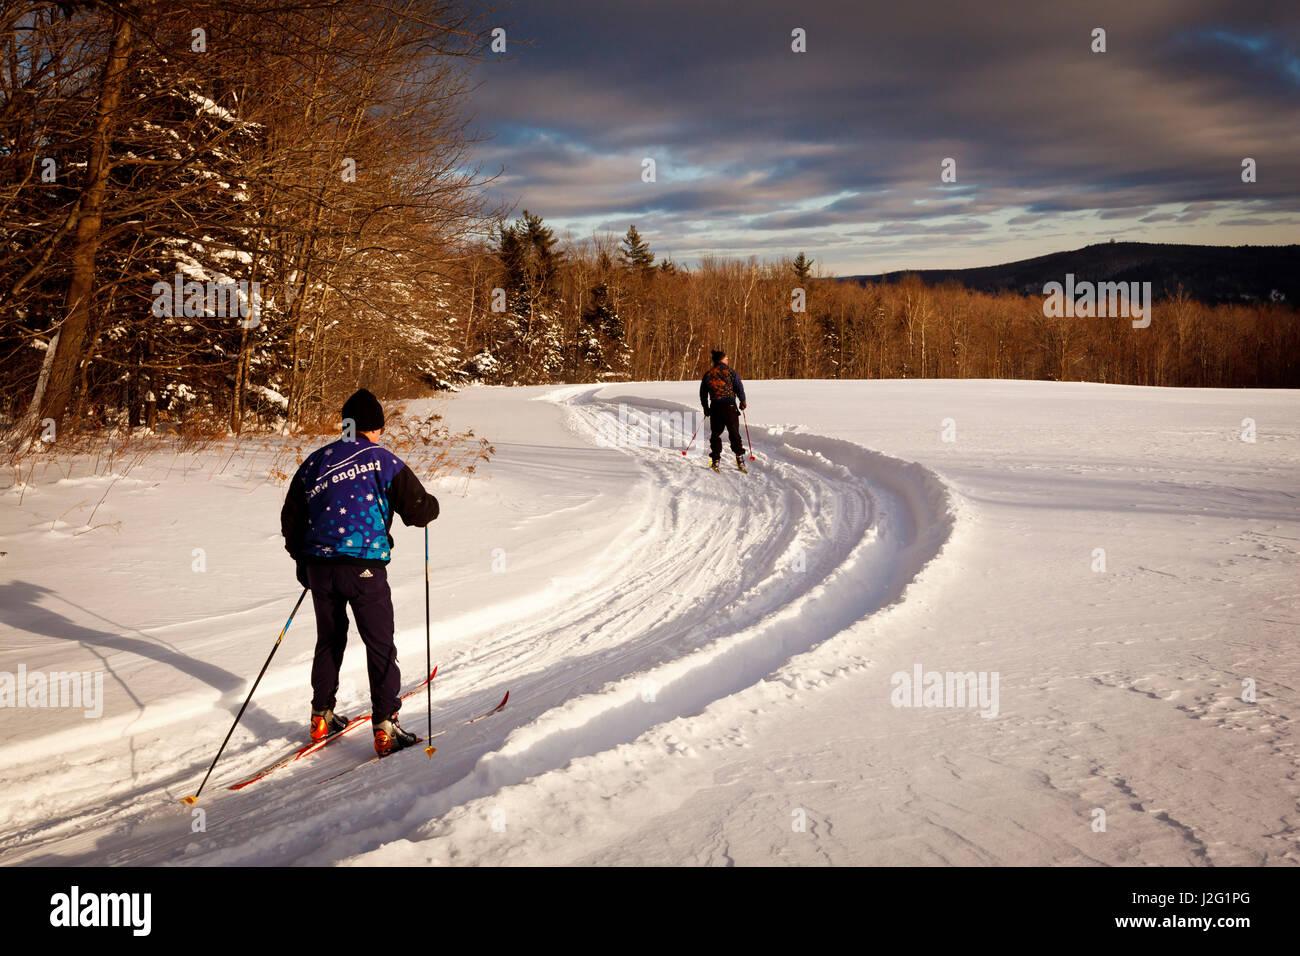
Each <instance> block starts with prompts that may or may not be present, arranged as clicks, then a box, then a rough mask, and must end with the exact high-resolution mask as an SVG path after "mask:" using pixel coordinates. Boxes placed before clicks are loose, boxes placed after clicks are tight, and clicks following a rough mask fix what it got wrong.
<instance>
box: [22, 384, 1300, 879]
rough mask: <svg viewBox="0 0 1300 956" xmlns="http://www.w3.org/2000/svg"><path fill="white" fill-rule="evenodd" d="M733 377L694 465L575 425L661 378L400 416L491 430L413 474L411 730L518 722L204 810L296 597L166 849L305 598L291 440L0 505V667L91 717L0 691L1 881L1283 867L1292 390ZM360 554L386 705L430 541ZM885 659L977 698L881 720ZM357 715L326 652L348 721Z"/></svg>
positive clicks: (58, 487)
mask: <svg viewBox="0 0 1300 956" xmlns="http://www.w3.org/2000/svg"><path fill="white" fill-rule="evenodd" d="M746 385H747V392H748V394H749V398H750V400H751V402H752V405H751V407H750V409H749V428H750V431H751V433H752V435H753V439H754V447H755V453H756V456H757V459H758V460H757V461H755V462H752V463H750V470H751V473H750V474H749V475H740V474H737V473H735V472H734V471H730V470H728V469H726V468H724V472H723V474H721V475H715V474H712V473H711V472H709V471H708V470H707V469H706V468H704V467H703V466H702V458H701V457H700V456H701V454H702V450H703V448H704V447H705V441H706V439H707V435H702V436H701V437H700V438H697V439H696V444H695V446H694V448H693V449H692V451H691V453H690V456H689V458H687V459H684V458H683V457H682V456H681V454H680V449H679V447H666V448H655V447H645V446H644V444H643V443H639V442H638V443H629V444H626V445H622V446H619V447H609V446H608V443H606V442H603V441H601V440H598V436H600V435H602V434H607V433H608V427H609V423H610V418H609V417H608V416H613V419H614V420H617V419H618V416H619V406H620V404H621V405H623V406H624V408H625V414H624V420H627V419H628V418H629V417H630V418H631V420H632V421H634V422H635V421H636V420H637V419H638V416H644V415H648V414H649V413H652V412H656V411H674V410H675V411H685V412H694V411H695V406H694V401H693V399H694V392H695V386H694V384H693V383H627V382H622V383H615V384H609V385H603V386H595V385H592V386H585V385H584V386H565V387H537V388H511V389H507V388H493V387H479V388H473V389H467V390H466V391H465V392H463V393H461V394H460V395H458V396H456V397H455V398H452V399H439V400H436V401H430V402H417V403H412V404H411V406H410V407H409V408H408V410H407V414H408V415H411V414H419V413H421V412H427V411H433V410H437V411H439V412H441V413H442V414H443V415H444V416H445V421H446V423H447V424H448V425H450V426H451V427H452V428H453V429H463V428H473V429H474V431H475V434H476V435H481V436H485V437H487V438H488V439H489V440H490V441H491V442H492V443H493V445H494V446H495V448H496V450H497V455H496V456H495V457H494V458H493V460H492V461H491V462H490V463H489V464H486V465H480V466H479V469H478V471H477V473H476V474H475V476H474V477H472V478H468V479H467V478H465V477H463V476H462V477H447V478H443V479H439V480H437V481H435V482H431V484H432V486H433V488H434V489H435V491H436V493H437V494H438V495H439V498H440V500H441V501H442V504H443V514H442V516H441V517H440V518H439V519H438V521H437V522H435V523H434V524H433V525H432V526H431V528H430V546H431V559H430V560H431V569H430V577H431V580H432V607H433V627H432V631H433V642H434V652H433V657H434V662H435V663H437V664H438V665H439V672H438V676H437V678H436V679H435V681H434V684H433V694H434V705H433V706H434V724H435V728H437V727H441V726H448V725H450V724H451V723H452V722H453V721H455V720H457V719H461V718H464V717H467V716H470V715H472V714H473V713H476V712H478V711H481V710H483V709H485V707H487V706H490V705H491V704H492V703H495V701H496V700H497V699H499V698H500V696H501V694H502V693H504V692H505V690H507V689H509V690H510V692H511V693H510V704H509V706H508V707H507V708H506V710H504V711H503V712H502V713H500V714H498V715H495V716H493V717H492V718H490V719H488V720H485V721H482V722H480V723H476V724H474V725H473V726H472V727H469V728H466V729H464V730H461V731H456V732H453V733H451V734H448V735H447V736H446V737H444V738H442V739H441V740H440V741H439V745H440V749H439V751H438V752H437V753H436V754H435V755H434V757H433V759H432V760H429V759H428V758H426V757H425V756H424V755H423V754H422V753H420V752H418V751H417V752H414V753H410V754H403V755H401V756H399V757H395V758H393V759H391V760H386V761H383V762H382V763H378V764H372V765H370V766H368V767H366V768H365V769H363V770H359V771H357V772H356V773H355V774H347V775H345V776H343V777H341V778H339V779H337V780H332V781H330V782H329V783H327V784H324V785H322V786H319V787H316V786H314V784H315V783H316V782H317V781H320V780H323V779H324V778H326V777H328V776H330V775H331V774H335V773H338V772H340V771H342V770H344V769H346V768H347V767H349V766H351V765H353V764H356V763H359V762H360V761H362V760H364V759H366V758H367V757H368V756H369V754H370V748H369V740H368V735H366V734H357V735H356V736H355V737H349V738H344V739H343V740H341V741H339V742H337V743H335V744H332V745H331V746H330V747H329V748H328V749H327V750H325V751H323V752H321V753H319V754H316V755H314V756H312V757H310V758H309V759H307V760H304V761H302V762H300V763H299V764H295V765H294V766H293V767H291V768H287V769H285V770H283V771H280V772H279V773H277V774H276V775H275V776H273V777H270V778H268V779H266V780H264V781H261V782H259V783H258V784H256V785H254V786H253V787H250V788H248V789H247V790H243V791H239V792H230V791H228V790H226V789H225V787H226V786H228V785H229V784H230V783H233V782H235V781H237V780H239V779H241V778H242V777H244V776H248V775H250V774H251V773H252V772H253V771H255V770H257V769H259V768H260V767H262V766H264V765H266V764H267V763H269V762H271V761H272V760H273V759H274V758H276V757H278V756H280V755H282V754H283V753H285V752H286V751H287V750H289V749H290V748H291V747H292V746H294V745H295V744H296V743H297V742H298V741H300V740H301V739H302V736H303V734H304V732H305V727H306V717H307V713H308V708H309V699H310V688H309V686H308V671H309V667H310V658H311V651H312V645H313V617H312V613H311V611H310V607H309V605H306V606H304V608H303V610H302V611H300V612H299V615H298V617H297V619H296V620H295V621H294V623H293V625H292V627H291V628H290V630H289V632H288V634H287V636H286V637H285V640H284V643H283V646H282V647H281V648H280V650H279V651H278V654H277V656H276V658H275V659H274V662H273V663H272V665H271V667H270V668H269V670H268V672H267V675H266V677H265V678H264V679H263V681H262V684H261V686H260V687H259V688H258V691H257V695H256V697H255V699H254V703H253V704H252V706H250V707H249V710H248V712H247V713H246V714H245V717H244V721H243V723H242V724H241V727H240V729H239V730H237V731H236V733H235V735H234V737H233V738H232V740H231V743H230V746H229V748H228V749H227V752H226V755H225V756H224V757H223V758H222V761H221V763H220V764H219V765H218V767H217V770H216V772H215V773H214V775H213V780H212V782H211V783H209V785H208V788H207V789H206V790H205V791H204V793H203V795H202V797H201V798H200V801H199V807H200V808H202V809H203V810H204V811H205V813H206V829H202V830H200V831H198V832H196V831H195V826H196V825H197V824H196V822H195V821H196V818H195V816H194V815H193V813H192V811H191V809H190V808H189V807H187V806H185V805H184V804H182V803H180V802H179V799H180V797H181V796H183V795H185V794H187V793H192V792H193V790H194V788H195V787H196V786H197V785H198V781H199V780H200V779H201V778H202V775H203V772H204V771H205V770H206V768H207V765H208V763H209V762H210V761H211V759H212V756H213V754H214V753H215V752H216V748H217V746H218V745H219V744H220V742H221V740H222V738H223V737H224V736H225V734H226V731H227V730H228V729H229V725H230V721H231V720H232V719H233V716H234V713H235V712H236V711H237V710H238V707H239V705H240V703H241V702H242V701H243V699H244V696H245V695H246V694H247V691H248V688H249V686H250V685H251V680H252V677H253V676H254V675H256V673H257V671H258V669H259V668H260V667H261V665H262V663H263V661H264V660H265V657H266V654H267V653H268V652H269V651H270V649H271V645H272V643H273V641H274V640H275V636H276V634H277V632H278V630H279V628H280V627H281V626H282V625H283V623H284V618H285V617H286V616H287V615H288V612H289V610H290V608H291V607H292V604H293V601H294V600H295V598H296V591H295V584H294V581H293V572H292V565H291V564H290V562H289V560H288V557H287V556H286V555H285V554H284V552H283V549H282V546H281V544H280V538H279V534H278V512H279V507H280V503H281V499H282V496H283V492H284V486H283V483H282V482H281V481H279V480H277V479H275V478H273V477H271V473H272V472H273V471H284V472H289V473H291V472H292V470H293V468H294V467H295V466H296V464H297V462H298V461H299V460H300V459H301V457H302V456H303V455H305V454H306V453H307V451H309V450H310V449H311V447H314V445H311V444H309V443H305V442H304V441H303V440H302V439H294V438H283V437H274V438H269V439H266V438H259V439H258V440H257V441H256V442H247V443H245V444H242V445H238V446H236V445H233V444H232V445H225V446H219V447H216V448H212V449H208V450H206V451H199V452H184V453H182V452H178V451H176V450H175V448H174V446H171V445H168V444H166V443H159V444H158V445H157V448H156V450H154V451H152V452H151V453H149V454H147V455H143V456H124V457H119V458H118V459H117V460H114V461H108V462H104V461H101V462H99V463H98V469H97V470H96V460H95V459H94V458H85V459H75V460H72V461H70V462H69V461H66V460H61V462H60V463H59V464H58V465H57V466H56V465H51V466H49V467H46V468H44V469H42V468H41V467H38V468H37V469H36V471H35V473H34V474H33V476H32V477H31V478H30V479H27V478H26V476H24V480H25V484H16V485H14V486H12V487H8V488H2V489H0V500H2V501H3V502H4V507H3V508H0V537H3V543H0V550H3V551H6V552H7V556H5V557H3V558H0V573H3V583H2V584H0V590H3V593H4V600H3V601H2V602H0V607H3V612H2V614H0V673H3V672H8V673H16V672H17V670H18V668H19V666H20V665H21V666H24V667H25V668H26V669H27V670H28V671H29V672H30V671H40V672H44V673H51V672H54V671H64V672H71V671H77V672H96V673H102V675H103V687H104V699H103V701H102V708H103V714H102V716H100V717H95V718H87V717H86V716H85V715H84V713H83V709H76V708H72V707H64V708H46V709H43V710H40V711H36V710H33V709H26V708H23V709H19V708H12V709H11V708H9V707H5V708H0V783H2V784H3V796H0V862H3V863H6V864H12V863H18V862H25V863H35V862H40V863H56V862H57V863H110V864H157V863H182V864H207V865H211V864H238V863H253V864H294V863H298V864H322V863H343V864H360V865H404V864H419V865H428V864H435V865H437V864H465V863H481V864H538V863H545V864H555V863H585V864H617V863H637V864H682V863H701V864H727V863H736V864H742V865H743V864H773V863H776V864H791V863H799V864H810V863H836V864H942V863H949V864H1089V863H1105V864H1170V865H1181V864H1195V865H1201V864H1220V865H1221V864H1260V863H1283V862H1289V863H1296V862H1300V845H1298V844H1297V835H1296V834H1297V827H1296V824H1297V797H1298V796H1300V786H1297V784H1296V777H1297V775H1296V769H1297V767H1296V747H1295V740H1294V739H1293V738H1292V736H1291V727H1292V726H1293V724H1294V719H1295V717H1296V714H1297V707H1296V696H1295V690H1294V688H1295V687H1296V686H1297V681H1298V680H1300V673H1298V671H1300V664H1297V658H1296V655H1295V653H1294V633H1295V627H1296V622H1297V621H1300V589H1298V588H1297V587H1296V584H1295V582H1296V580H1297V575H1296V572H1297V564H1298V563H1300V562H1298V560H1297V554H1298V553H1300V497H1298V496H1300V443H1298V441H1297V439H1300V414H1298V413H1300V396H1297V395H1296V394H1294V393H1290V392H1284V391H1266V390H1239V391H1215V390H1171V389H1150V388H1132V387H1121V386H1104V385H1091V384H1058V383H1043V382H978V381H965V382H936V381H915V380H914V381H906V382H902V381H897V382H895V381H888V382H829V381H820V382H752V383H751V382H747V383H746ZM629 413H630V415H629ZM1245 419H1250V420H1252V421H1253V423H1254V428H1255V434H1254V437H1255V440H1254V441H1245V440H1242V436H1243V435H1244V434H1245V435H1249V432H1248V431H1247V426H1246V425H1244V424H1243V420H1245ZM693 424H694V422H693V420H692V421H691V425H692V426H693ZM679 437H680V436H679ZM685 438H689V431H688V432H687V433H686V435H685V436H684V437H681V441H683V442H684V440H685ZM945 438H949V439H952V440H945ZM408 461H410V462H411V464H412V466H413V467H414V468H415V469H416V471H417V472H421V473H422V474H423V473H425V472H426V471H427V469H424V468H422V466H421V465H422V463H421V459H420V457H419V456H418V455H412V456H408ZM725 464H726V459H724V465H725ZM20 497H21V498H22V502H21V504H19V498H20ZM92 510H94V512H95V513H94V515H93V519H92V517H91V512H92ZM393 533H394V537H395V538H396V541H397V543H396V548H395V552H394V561H393V563H392V565H391V566H390V569H389V577H390V581H391V582H392V585H393V591H394V602H395V605H396V608H397V621H398V647H399V654H400V659H401V663H402V667H403V673H404V677H405V682H406V683H407V684H408V685H409V684H410V683H414V681H415V680H417V679H418V676H419V674H420V672H421V671H422V670H423V667H424V620H423V606H424V593H423V569H422V567H421V566H420V565H421V558H422V554H423V540H422V532H421V531H420V529H414V528H406V527H405V526H404V525H402V524H401V522H400V521H398V522H395V525H394V530H393ZM196 549H201V551H197V550H196ZM1098 549H1104V570H1102V569H1101V565H1100V563H1099V562H1100V560H1101V559H1100V557H1099V555H1100V552H1099V551H1098ZM200 555H201V557H200ZM200 563H201V564H202V567H203V570H194V568H195V567H197V566H198V565H199V564H200ZM1094 569H1096V570H1094ZM918 667H919V668H920V670H921V673H922V674H927V673H930V672H936V673H938V674H940V675H945V674H948V673H962V674H966V673H969V674H984V675H989V676H991V677H995V680H996V683H993V682H990V683H989V685H988V686H989V687H996V688H997V701H996V707H995V708H984V709H983V711H981V709H980V708H979V707H976V706H910V707H903V706H896V704H897V703H899V695H898V694H897V693H896V687H897V686H898V685H899V683H900V676H899V675H904V676H906V677H910V676H911V675H912V674H914V673H915V672H916V669H917V668H918ZM1243 681H1245V682H1247V684H1243ZM1249 682H1253V686H1254V700H1253V702H1252V701H1250V700H1249V699H1243V690H1244V689H1246V687H1247V686H1248V685H1249ZM1249 696H1250V695H1248V694H1247V695H1246V697H1247V698H1249ZM367 697H368V695H367V692H366V686H365V671H364V655H363V654H362V653H361V650H360V646H359V642H358V641H357V640H356V639H355V638H354V639H353V641H352V642H351V644H350V649H349V652H348V656H347V658H346V660H345V665H344V673H343V685H342V688H341V690H340V696H339V702H340V707H339V709H340V711H341V712H343V713H345V714H348V715H349V716H350V715H352V714H353V713H360V712H364V708H365V706H366V704H365V701H366V700H367ZM929 702H930V703H934V701H933V700H930V701H929ZM949 703H951V701H949ZM424 709H425V708H424V705H423V700H419V701H413V702H411V703H409V704H408V705H407V708H406V710H405V719H404V723H405V724H406V725H407V726H409V727H411V728H412V729H415V730H417V731H419V732H422V731H423V728H424V726H425V716H424ZM304 798H307V799H306V801H305V800H304ZM1098 811H1104V813H1105V830H1104V832H1099V831H1098V830H1097V828H1096V821H1097V819H1098Z"/></svg>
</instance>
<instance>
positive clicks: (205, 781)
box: [181, 588, 307, 803]
mask: <svg viewBox="0 0 1300 956" xmlns="http://www.w3.org/2000/svg"><path fill="white" fill-rule="evenodd" d="M306 596H307V588H303V589H302V593H301V594H299V595H298V603H297V604H295V605H294V606H293V610H292V611H290V612H289V620H287V621H285V622H284V627H282V628H281V629H280V636H279V637H277V638H276V639H275V644H274V646H273V647H272V648H271V653H270V654H268V655H267V656H266V663H265V664H263V665H262V670H261V671H260V672H259V673H258V675H257V680H255V681H253V690H250V691H249V692H248V697H247V698H246V699H245V700H244V706H243V707H241V708H239V713H238V714H236V715H235V722H234V723H233V724H231V725H230V730H229V732H227V734H226V739H225V740H223V741H221V747H220V749H218V750H217V755H216V756H215V757H213V758H212V763H211V764H210V765H209V766H208V772H207V773H205V774H204V775H203V782H202V783H201V784H199V789H197V790H195V791H194V796H192V797H182V798H181V799H182V800H184V801H185V802H186V803H194V802H195V801H196V800H198V799H199V794H201V793H202V792H203V788H204V787H206V786H207V785H208V777H210V776H212V768H213V767H215V766H216V765H217V761H218V760H220V759H221V754H222V753H223V752H224V751H225V749H226V744H228V743H230V735H231V734H233V733H234V732H235V728H236V727H238V726H239V719H240V718H241V717H243V716H244V711H245V710H247V709H248V704H249V702H250V701H252V699H253V691H254V690H257V685H258V684H260V683H261V682H262V675H263V674H265V673H266V669H267V668H268V667H270V666H271V658H272V657H274V656H275V652H276V651H278V650H279V649H280V642H281V641H282V640H284V635H285V634H287V633H288V631H289V625H290V624H292V623H293V616H294V615H295V614H297V613H298V608H300V607H302V599H303V598H305V597H306Z"/></svg>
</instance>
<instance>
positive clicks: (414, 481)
mask: <svg viewBox="0 0 1300 956" xmlns="http://www.w3.org/2000/svg"><path fill="white" fill-rule="evenodd" d="M342 417H343V437H342V438H341V439H339V440H338V441H335V442H332V443H330V444H328V445H326V446H325V447H324V448H320V449H318V450H316V451H315V452H313V453H312V454H311V455H310V456H308V458H307V460H306V461H304V462H303V463H302V465H301V466H300V467H299V468H298V472H297V474H295V475H294V476H293V481H291V482H290V483H289V492H288V494H286V495H285V499H284V508H283V509H282V510H281V511H280V530H281V533H282V534H283V535H284V546H285V549H286V550H287V551H288V552H289V554H290V555H291V556H292V557H293V558H294V560H295V561H296V562H297V564H298V581H299V583H300V584H302V586H303V587H305V588H310V589H311V599H312V604H313V605H314V606H315V608H316V658H315V661H314V662H313V663H312V669H311V686H312V693H313V697H312V701H311V708H312V710H311V739H312V740H323V739H324V738H325V737H327V736H329V735H330V734H332V733H335V732H337V731H339V730H342V729H343V728H344V727H345V726H346V725H347V718H345V717H340V716H339V715H338V714H336V713H334V703H335V701H334V695H335V694H336V693H337V692H338V688H339V667H340V666H341V665H342V663H343V651H344V648H345V647H346V645H347V640H348V618H347V613H346V608H347V607H348V606H349V605H350V606H351V607H352V616H353V617H354V618H356V622H357V630H358V631H359V632H360V633H361V641H362V643H363V644H365V646H366V670H367V671H368V672H369V676H370V707H371V719H372V721H373V724H374V732H375V752H376V753H378V754H379V755H380V756H381V757H382V756H385V755H387V754H389V753H392V752H394V751H396V750H401V749H402V748H403V747H409V746H411V745H412V744H414V743H415V742H416V741H417V739H418V738H417V737H416V736H415V735H414V734H412V733H409V732H407V731H405V730H403V729H402V728H401V727H400V726H399V725H398V723H397V711H398V709H399V708H400V707H401V702H400V700H399V699H398V687H399V686H400V680H401V674H400V673H399V671H398V669H397V648H396V646H395V645H394V643H393V598H392V594H391V593H390V592H389V590H388V571H387V565H388V560H389V555H390V553H391V551H392V547H393V538H392V536H391V535H390V534H389V533H388V529H389V527H390V526H391V525H392V522H393V513H394V512H396V513H397V514H399V515H401V516H402V521H403V522H404V523H405V524H406V525H407V526H408V527H409V526H418V527H424V526H425V525H427V524H428V523H429V522H430V521H432V520H433V519H434V518H436V517H438V499H436V498H435V497H434V496H433V495H431V494H429V493H428V492H427V491H425V490H424V487H423V486H422V485H421V484H420V479H418V478H416V477H415V474H414V472H412V471H411V469H410V468H408V467H407V466H406V465H405V464H403V462H402V460H401V459H400V458H398V457H397V456H396V455H394V454H393V453H392V452H390V451H388V450H387V449H385V448H381V447H380V446H379V445H377V444H375V442H376V441H377V440H378V438H379V436H380V435H382V434H383V433H384V409H383V407H382V406H381V405H380V404H379V400H378V399H377V398H375V396H374V395H372V394H370V392H368V391H366V390H365V389H364V388H363V389H361V390H360V391H358V392H357V393H356V394H355V395H353V396H352V397H351V398H349V399H348V400H347V401H346V402H345V403H344V405H343V415H342ZM353 436H355V437H353Z"/></svg>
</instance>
